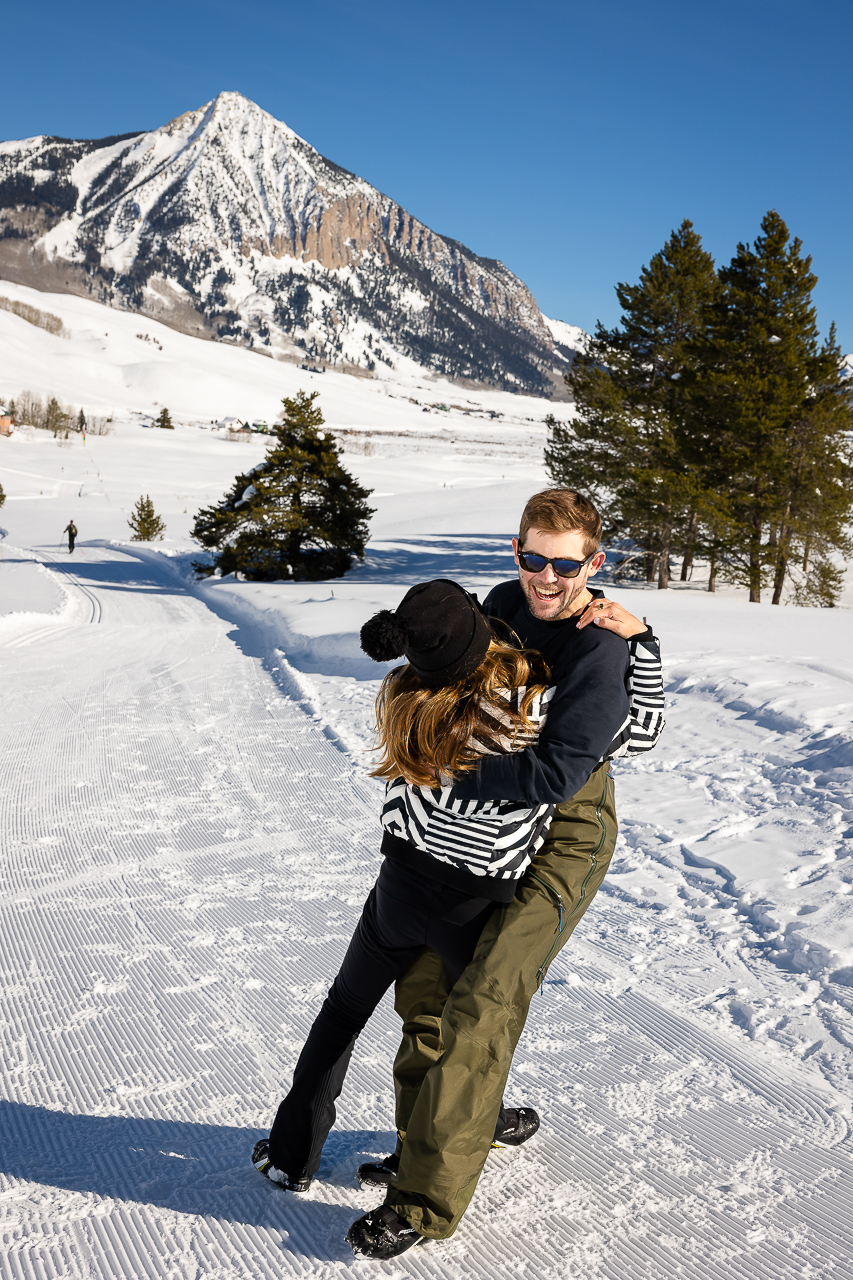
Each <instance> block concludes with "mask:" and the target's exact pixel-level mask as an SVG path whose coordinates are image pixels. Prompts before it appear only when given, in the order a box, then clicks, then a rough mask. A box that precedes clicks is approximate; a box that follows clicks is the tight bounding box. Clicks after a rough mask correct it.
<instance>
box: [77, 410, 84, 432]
mask: <svg viewBox="0 0 853 1280" xmlns="http://www.w3.org/2000/svg"><path fill="white" fill-rule="evenodd" d="M77 430H78V431H85V430H86V415H85V413H84V412H83V410H82V409H81V410H80V412H79V413H78V414H77Z"/></svg>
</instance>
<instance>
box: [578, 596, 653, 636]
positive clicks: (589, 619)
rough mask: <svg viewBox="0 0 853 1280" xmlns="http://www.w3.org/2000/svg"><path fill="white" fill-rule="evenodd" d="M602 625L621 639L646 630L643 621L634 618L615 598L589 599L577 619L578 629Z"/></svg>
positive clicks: (637, 634)
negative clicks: (591, 625) (590, 625)
mask: <svg viewBox="0 0 853 1280" xmlns="http://www.w3.org/2000/svg"><path fill="white" fill-rule="evenodd" d="M590 623H592V624H593V626H596V627H603V628H604V630H605V631H615V632H616V634H617V636H621V637H622V639H623V640H630V639H631V636H639V635H641V634H642V633H643V632H644V631H646V630H647V627H646V624H645V622H641V621H640V619H639V618H635V617H634V615H633V613H629V612H628V610H627V609H625V608H623V606H622V605H621V604H617V603H616V601H615V600H591V601H590V603H589V604H588V605H587V607H586V608H585V609H584V611H583V613H582V614H581V616H580V618H579V619H578V631H580V630H581V629H582V628H583V627H588V626H589V624H590Z"/></svg>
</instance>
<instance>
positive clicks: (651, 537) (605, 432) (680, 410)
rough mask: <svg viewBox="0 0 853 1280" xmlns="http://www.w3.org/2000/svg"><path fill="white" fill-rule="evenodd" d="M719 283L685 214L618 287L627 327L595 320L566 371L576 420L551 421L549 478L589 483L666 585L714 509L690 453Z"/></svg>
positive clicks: (614, 529)
mask: <svg viewBox="0 0 853 1280" xmlns="http://www.w3.org/2000/svg"><path fill="white" fill-rule="evenodd" d="M716 289H717V279H716V273H715V271H714V262H713V259H712V258H711V256H710V255H709V254H708V253H706V252H705V250H704V249H703V248H702V241H701V237H700V236H699V235H698V234H697V232H696V231H694V229H693V224H692V223H691V222H690V221H689V220H685V221H684V222H683V223H682V224H681V226H680V227H679V229H678V230H677V231H674V232H673V233H672V235H671V236H670V238H669V240H668V241H667V243H666V244H665V245H664V247H663V249H662V250H661V251H660V252H659V253H657V254H655V255H654V257H653V258H652V259H651V261H650V263H649V265H648V266H647V267H643V269H642V272H641V274H640V281H639V284H636V285H628V284H619V285H617V286H616V296H617V298H618V299H619V302H620V304H621V307H622V313H623V314H622V322H621V325H620V326H619V327H617V328H615V329H605V328H604V327H603V326H602V325H601V324H599V325H597V327H596V332H595V336H594V337H593V338H592V339H591V340H590V342H589V345H588V348H587V350H586V351H585V352H584V353H582V354H581V355H580V356H579V357H578V358H577V359H576V361H575V363H574V365H573V366H572V369H571V372H570V373H569V374H567V376H566V383H567V385H568V387H569V389H570V391H571V392H572V394H573V396H574V399H575V407H576V411H577V416H576V417H575V418H573V419H572V420H571V421H570V422H568V423H565V424H563V423H559V422H557V421H556V419H555V418H554V417H553V416H550V417H549V418H548V419H546V422H547V423H548V426H549V429H550V435H549V441H548V446H547V448H546V450H545V464H546V467H547V468H548V472H549V474H550V476H551V479H552V481H553V482H554V483H556V484H565V485H568V486H570V487H574V488H577V487H582V488H584V489H588V490H589V491H590V492H591V493H592V494H593V496H594V497H595V498H596V500H597V501H598V503H599V504H600V505H601V507H602V509H603V511H604V513H605V516H606V526H607V528H608V532H609V533H610V534H611V535H612V534H614V533H621V534H622V536H623V537H624V536H625V535H629V536H630V537H631V538H632V539H633V540H634V541H635V542H637V543H640V544H641V545H642V547H643V548H644V550H645V553H646V555H645V559H646V567H647V577H648V578H649V580H651V579H652V578H653V576H654V572H655V568H656V569H657V578H658V586H659V587H661V588H665V587H667V586H668V585H669V577H670V554H671V551H672V549H673V545H674V544H675V543H679V544H680V545H681V546H682V547H683V548H684V549H685V551H686V552H688V553H689V554H690V555H692V552H693V548H694V546H695V543H696V540H697V536H698V535H697V527H698V520H699V512H700V510H704V509H706V508H712V507H716V505H717V499H716V497H715V496H714V495H713V494H712V493H710V492H708V491H706V488H705V486H704V484H703V478H702V474H701V470H700V468H699V467H697V466H695V465H694V466H691V465H690V464H689V463H688V461H687V460H686V458H685V455H684V449H683V438H684V432H685V429H686V426H685V424H686V421H687V418H688V413H687V406H686V396H687V393H686V389H685V383H684V381H683V378H684V374H685V371H686V368H687V365H688V364H689V361H690V358H691V355H690V352H691V346H690V344H691V342H692V340H693V339H694V338H695V336H696V331H697V329H698V328H699V327H700V326H701V324H702V322H703V316H704V310H705V308H706V306H707V305H708V303H709V302H710V300H711V299H712V298H713V297H714V295H715V292H716Z"/></svg>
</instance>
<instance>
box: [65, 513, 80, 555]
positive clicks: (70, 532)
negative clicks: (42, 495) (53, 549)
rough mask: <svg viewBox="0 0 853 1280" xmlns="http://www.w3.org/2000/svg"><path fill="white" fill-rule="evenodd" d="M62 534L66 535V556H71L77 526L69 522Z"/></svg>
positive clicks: (71, 521)
mask: <svg viewBox="0 0 853 1280" xmlns="http://www.w3.org/2000/svg"><path fill="white" fill-rule="evenodd" d="M62 532H63V533H67V534H68V554H69V555H71V552H72V551H73V550H74V542H75V540H76V538H77V526H76V524H75V523H74V521H73V520H69V521H68V524H67V525H66V526H65V528H64V529H63V530H62Z"/></svg>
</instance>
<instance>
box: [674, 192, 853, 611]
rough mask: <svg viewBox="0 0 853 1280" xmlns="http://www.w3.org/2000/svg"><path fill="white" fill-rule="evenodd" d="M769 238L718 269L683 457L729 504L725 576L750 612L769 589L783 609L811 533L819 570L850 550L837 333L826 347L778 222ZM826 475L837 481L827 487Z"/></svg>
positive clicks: (802, 267)
mask: <svg viewBox="0 0 853 1280" xmlns="http://www.w3.org/2000/svg"><path fill="white" fill-rule="evenodd" d="M761 230H762V235H760V236H759V237H758V238H757V239H756V241H755V244H754V245H753V246H750V245H744V244H740V245H738V248H737V252H736V254H735V256H734V258H733V259H732V261H731V263H730V265H729V266H728V267H724V268H722V269H721V270H720V273H719V275H720V282H721V291H720V294H719V296H718V298H717V299H716V300H715V301H714V302H713V303H712V304H711V305H710V306H709V308H708V311H707V323H706V325H705V327H704V330H703V331H702V332H701V334H700V335H699V336H698V338H697V340H696V342H695V343H694V344H693V352H692V354H693V355H694V357H695V358H694V360H693V363H692V370H691V373H690V374H689V376H688V386H687V390H688V391H689V400H690V404H691V408H692V415H693V422H692V430H691V432H690V433H689V434H688V446H687V447H688V456H689V457H690V458H691V460H692V462H693V463H694V464H695V465H697V466H701V467H702V469H703V471H704V473H705V475H706V477H707V479H708V483H709V484H710V485H711V486H712V487H716V488H717V489H718V490H719V492H721V493H724V494H725V500H726V508H727V512H726V518H725V519H724V520H723V521H722V527H723V529H724V534H723V536H724V540H725V544H726V546H725V561H726V576H727V577H728V578H730V579H731V580H733V581H737V582H742V583H744V584H745V585H747V586H748V587H749V598H750V600H751V601H753V602H760V600H761V591H762V587H763V586H764V585H766V584H767V582H768V581H770V580H773V582H774V596H773V600H774V603H776V604H778V603H779V602H780V600H781V595H782V587H783V583H784V579H785V575H786V573H787V572H788V571H789V567H790V562H791V555H792V552H793V550H794V548H795V546H796V545H800V546H802V545H803V541H804V539H808V537H809V536H810V535H809V530H810V529H811V530H812V536H814V537H815V538H816V539H817V541H818V542H819V543H820V547H821V548H822V549H821V551H820V553H819V555H820V558H821V563H823V564H826V563H828V562H827V560H826V557H827V555H829V556H830V557H831V548H832V546H835V547H837V548H839V549H840V548H841V546H842V543H843V532H842V529H841V523H843V521H842V520H841V517H840V515H839V511H840V508H841V507H843V506H844V503H843V501H841V500H840V498H839V499H836V492H837V490H838V484H836V480H837V481H838V482H839V483H840V484H841V485H842V492H843V491H844V490H843V485H844V479H843V475H844V466H843V465H842V462H843V457H842V458H839V452H838V451H839V450H841V454H842V455H843V452H844V429H845V424H846V428H847V429H848V430H849V426H850V394H849V391H847V390H846V389H845V387H844V380H843V377H842V373H841V364H840V353H839V352H838V349H837V345H836V344H835V338H834V334H833V335H832V336H831V339H830V342H829V343H828V344H827V343H825V344H824V345H823V347H821V348H819V347H818V330H817V318H816V314H815V308H814V305H813V303H812V297H811V295H812V291H813V289H814V287H815V285H816V283H817V277H816V276H815V275H814V274H813V273H812V271H811V259H810V258H808V257H805V258H804V257H803V256H802V254H801V252H800V251H801V248H802V244H801V241H799V240H797V239H794V240H791V237H790V234H789V232H788V228H787V227H786V226H785V223H784V222H783V220H782V219H781V218H780V216H779V214H778V213H776V212H775V211H773V210H771V211H770V212H769V213H768V214H767V215H766V216H765V218H764V220H763V221H762V223H761ZM847 456H848V457H849V449H848V454H847ZM847 465H849V464H847ZM827 468H828V470H829V474H831V475H833V476H834V477H835V479H834V480H833V482H832V484H831V485H827V486H822V485H820V484H819V483H818V479H819V477H820V475H821V474H822V472H823V471H824V470H826V469H827ZM846 474H848V475H849V472H847V473H846ZM816 490H819V491H820V492H819V493H818V492H816ZM817 499H820V500H819V501H817ZM846 509H847V510H848V511H849V502H848V503H847V508H846ZM840 522H841V523H840ZM818 531H820V532H818ZM815 545H816V546H817V542H816V544H815ZM825 579H826V583H831V579H832V575H831V574H825ZM824 593H825V592H824Z"/></svg>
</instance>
